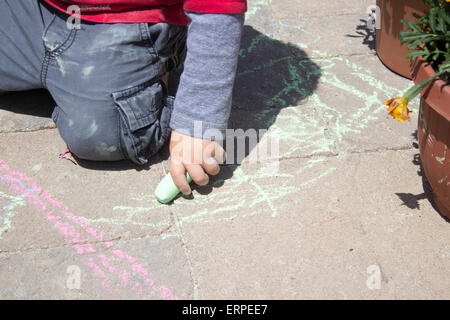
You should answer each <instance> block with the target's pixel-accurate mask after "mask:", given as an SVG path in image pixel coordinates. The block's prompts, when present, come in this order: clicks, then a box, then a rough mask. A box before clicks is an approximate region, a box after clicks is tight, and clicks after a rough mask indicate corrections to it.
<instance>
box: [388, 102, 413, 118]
mask: <svg viewBox="0 0 450 320" xmlns="http://www.w3.org/2000/svg"><path fill="white" fill-rule="evenodd" d="M408 102H409V101H408V99H406V98H404V97H395V98H392V99H389V100H387V101H385V102H383V104H385V105H387V106H388V108H387V110H388V111H389V114H390V115H391V116H392V117H394V119H397V120H398V121H400V122H403V121H405V120H411V117H410V116H409V114H410V113H411V112H412V111H411V110H409V109H408Z"/></svg>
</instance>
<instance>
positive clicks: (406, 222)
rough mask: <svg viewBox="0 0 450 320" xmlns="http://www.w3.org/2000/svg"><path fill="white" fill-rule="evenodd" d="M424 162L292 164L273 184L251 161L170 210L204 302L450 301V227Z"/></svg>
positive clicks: (410, 154) (356, 159)
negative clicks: (428, 185)
mask: <svg viewBox="0 0 450 320" xmlns="http://www.w3.org/2000/svg"><path fill="white" fill-rule="evenodd" d="M416 155H417V150H415V149H412V150H398V151H384V152H374V153H363V154H348V155H345V156H339V157H323V158H318V159H315V161H314V162H311V160H310V159H309V160H308V159H291V160H286V161H282V162H281V164H280V170H279V174H278V175H275V176H270V177H267V176H266V177H264V174H261V167H260V166H258V165H251V164H248V165H243V166H241V167H239V168H238V169H237V170H236V171H235V173H234V176H233V177H232V178H231V179H229V180H227V181H226V182H225V183H224V185H223V186H222V187H220V188H219V189H218V190H217V191H216V190H215V191H214V192H213V193H211V194H208V195H202V194H195V200H184V199H181V200H180V201H179V202H177V204H176V206H174V207H173V209H172V210H173V212H174V213H175V214H176V215H177V216H178V218H179V223H180V224H181V229H182V232H183V236H184V240H185V241H186V243H187V248H188V252H189V255H190V257H191V259H192V260H191V261H192V265H193V269H194V274H195V275H196V277H197V283H198V288H199V297H200V298H203V299H245V298H248V297H251V298H255V299H277V298H281V299H318V298H330V299H332V298H339V299H373V298H396V299H405V298H418V299H433V298H441V299H448V298H449V297H450V296H449V292H448V288H449V286H450V282H449V280H448V277H446V276H445V275H444V273H445V271H444V270H448V269H449V268H450V259H449V254H448V252H449V239H450V235H449V233H448V222H446V221H445V220H444V219H443V218H442V217H441V216H440V215H439V214H438V213H437V212H436V211H435V210H434V209H433V207H432V204H431V203H430V196H429V194H426V193H425V192H424V187H423V185H422V177H421V176H420V175H418V173H417V172H418V171H419V170H420V169H419V166H418V165H417V164H416V163H415V158H416ZM206 208H207V209H206ZM374 273H378V275H379V283H378V285H379V287H376V286H374V285H373V283H372V282H371V281H372V278H371V276H373V274H374Z"/></svg>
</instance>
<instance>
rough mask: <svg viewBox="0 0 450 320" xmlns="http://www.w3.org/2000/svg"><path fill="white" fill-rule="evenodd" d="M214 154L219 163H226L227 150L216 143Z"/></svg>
mask: <svg viewBox="0 0 450 320" xmlns="http://www.w3.org/2000/svg"><path fill="white" fill-rule="evenodd" d="M213 156H214V158H215V159H216V161H217V162H218V163H222V164H223V163H225V160H226V158H227V154H226V152H225V150H224V149H223V148H222V147H221V146H220V145H216V148H214V151H213Z"/></svg>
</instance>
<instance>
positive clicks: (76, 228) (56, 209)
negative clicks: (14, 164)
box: [0, 159, 178, 300]
mask: <svg viewBox="0 0 450 320" xmlns="http://www.w3.org/2000/svg"><path fill="white" fill-rule="evenodd" d="M0 183H6V184H7V185H8V187H9V189H10V190H11V191H13V192H15V193H16V194H20V195H21V197H22V198H21V200H26V201H27V203H28V204H30V205H31V206H33V207H34V208H35V209H36V210H37V211H38V212H40V213H42V214H43V217H45V218H46V219H47V220H48V221H49V222H50V223H51V224H52V225H53V226H54V227H55V229H56V230H57V231H58V232H59V233H60V235H61V236H63V238H64V239H65V241H66V243H68V244H71V245H72V247H73V248H74V250H75V252H76V253H77V254H79V255H80V256H82V257H84V258H85V259H84V261H85V264H86V265H87V266H89V267H90V269H91V270H92V272H93V274H94V275H95V276H97V277H99V278H101V279H102V286H103V288H104V289H105V290H106V291H107V292H108V293H109V294H111V295H112V296H114V289H112V288H111V283H116V281H117V280H122V279H123V274H124V272H125V273H127V274H129V275H132V277H129V278H128V280H127V282H122V284H123V287H124V288H127V289H129V290H130V291H133V292H134V293H135V294H136V296H137V297H141V296H142V294H143V292H144V291H143V290H148V289H151V290H152V292H153V293H154V294H157V295H159V296H160V297H161V298H163V299H168V300H171V299H178V297H177V296H176V295H174V294H173V293H172V291H171V290H170V289H169V288H168V287H167V286H165V285H157V284H156V281H155V280H153V279H151V273H150V272H149V271H148V270H147V269H146V268H145V267H144V266H143V265H142V264H140V263H139V262H138V261H137V259H136V258H134V257H132V256H131V255H129V254H127V253H126V252H124V251H122V250H121V249H118V248H116V246H117V244H116V243H114V242H111V241H108V240H105V239H104V238H103V232H102V231H100V230H98V229H96V228H95V227H94V226H93V225H92V224H91V223H89V222H88V221H86V219H84V218H83V217H79V216H76V215H75V214H73V213H72V212H71V211H70V209H69V208H68V207H66V206H65V205H64V204H63V203H62V202H60V201H58V200H56V199H55V198H54V197H53V196H52V195H51V194H50V193H48V192H47V191H45V190H44V189H43V188H42V187H40V186H39V185H38V184H37V182H35V181H34V180H33V179H32V178H29V177H27V176H26V175H25V174H24V173H21V172H18V171H14V170H13V169H12V168H11V167H10V166H9V165H7V164H6V163H5V162H4V161H3V160H2V159H0ZM93 242H95V243H96V245H95V246H94V245H93V244H91V243H93ZM114 279H116V280H114ZM130 281H132V285H133V286H131V285H130Z"/></svg>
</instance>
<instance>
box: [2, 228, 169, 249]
mask: <svg viewBox="0 0 450 320" xmlns="http://www.w3.org/2000/svg"><path fill="white" fill-rule="evenodd" d="M172 227H173V225H170V226H168V227H167V228H164V229H163V230H162V231H161V232H159V233H158V234H150V235H143V236H141V237H134V238H124V237H122V236H119V237H116V238H113V239H108V240H102V241H84V242H74V243H67V244H64V245H60V246H49V247H40V248H36V247H33V248H25V249H21V250H12V251H8V250H0V255H2V254H5V255H7V254H20V253H25V252H32V251H43V250H52V249H63V248H72V247H73V246H85V245H98V244H105V243H109V242H116V243H117V242H123V241H133V240H142V239H147V238H155V237H161V236H163V235H165V234H168V233H169V232H170V231H171V229H172Z"/></svg>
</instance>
